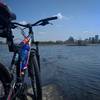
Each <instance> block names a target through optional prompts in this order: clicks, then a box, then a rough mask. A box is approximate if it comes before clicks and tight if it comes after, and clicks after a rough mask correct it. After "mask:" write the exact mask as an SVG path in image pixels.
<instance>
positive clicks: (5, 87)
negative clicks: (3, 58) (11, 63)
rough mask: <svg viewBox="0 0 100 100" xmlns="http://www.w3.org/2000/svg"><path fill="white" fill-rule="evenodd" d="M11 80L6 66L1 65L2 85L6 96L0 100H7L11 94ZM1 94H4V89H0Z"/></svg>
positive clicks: (0, 76)
mask: <svg viewBox="0 0 100 100" xmlns="http://www.w3.org/2000/svg"><path fill="white" fill-rule="evenodd" d="M11 80H12V79H11V76H10V74H9V72H8V71H7V69H6V68H5V66H4V65H2V64H1V63H0V82H1V83H0V84H1V86H2V88H3V90H4V91H3V92H4V95H3V96H2V97H1V96H0V100H6V98H7V95H8V93H9V89H10V83H11ZM0 92H2V89H0Z"/></svg>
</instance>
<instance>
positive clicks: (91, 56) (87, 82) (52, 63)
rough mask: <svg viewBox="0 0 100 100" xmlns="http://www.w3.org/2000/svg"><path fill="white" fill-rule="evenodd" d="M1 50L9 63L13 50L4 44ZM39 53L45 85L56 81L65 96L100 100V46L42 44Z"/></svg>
mask: <svg viewBox="0 0 100 100" xmlns="http://www.w3.org/2000/svg"><path fill="white" fill-rule="evenodd" d="M0 51H1V53H0V62H2V63H4V64H5V65H6V66H9V65H10V61H11V56H12V54H11V53H10V54H9V52H8V50H7V47H5V46H2V45H0ZM6 54H7V55H6ZM40 55H41V72H42V73H41V74H42V83H43V85H45V84H49V83H54V84H57V85H58V86H59V87H60V88H61V91H63V95H64V97H65V98H66V99H65V100H67V99H68V100H100V46H66V45H49V46H40Z"/></svg>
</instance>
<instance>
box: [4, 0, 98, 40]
mask: <svg viewBox="0 0 100 100" xmlns="http://www.w3.org/2000/svg"><path fill="white" fill-rule="evenodd" d="M2 1H4V2H5V3H6V4H7V5H8V6H9V7H10V8H11V10H12V11H13V12H14V13H15V14H16V15H17V21H18V22H23V23H24V22H30V23H34V22H35V21H37V20H39V19H42V18H46V17H51V16H54V15H59V16H60V18H59V19H57V20H55V21H52V23H53V25H48V26H44V27H42V26H41V27H35V28H33V29H34V32H35V38H36V40H40V41H44V40H45V41H47V40H48V41H49V40H53V41H56V40H66V39H68V37H69V36H73V37H74V38H76V39H84V38H88V37H91V36H94V35H96V34H98V35H100V0H2Z"/></svg>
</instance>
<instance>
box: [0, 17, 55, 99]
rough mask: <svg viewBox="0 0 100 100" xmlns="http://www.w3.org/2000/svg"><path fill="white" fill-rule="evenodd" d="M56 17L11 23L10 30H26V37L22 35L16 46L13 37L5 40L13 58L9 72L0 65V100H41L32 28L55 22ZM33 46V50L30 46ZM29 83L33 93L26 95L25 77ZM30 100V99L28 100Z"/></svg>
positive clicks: (37, 59) (38, 62)
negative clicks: (32, 22)
mask: <svg viewBox="0 0 100 100" xmlns="http://www.w3.org/2000/svg"><path fill="white" fill-rule="evenodd" d="M56 19H57V17H56V16H55V17H50V18H46V19H41V20H39V21H37V22H36V23H34V24H26V25H23V24H20V23H17V22H11V23H10V25H9V27H10V32H12V31H11V29H15V28H17V27H21V29H22V30H24V29H28V30H29V32H28V35H27V36H26V35H25V34H22V35H23V37H24V39H23V41H21V42H20V43H19V44H18V45H15V44H14V43H13V39H12V38H13V37H9V38H7V42H8V47H9V51H10V52H13V53H14V54H13V58H12V61H11V66H10V67H9V71H8V70H7V69H6V68H5V66H3V65H2V64H0V84H1V87H2V89H0V91H1V92H0V94H1V93H2V92H3V93H2V96H0V100H28V99H29V97H30V98H31V99H32V100H42V86H41V78H40V72H41V70H40V56H39V48H38V42H36V41H34V33H33V30H32V27H33V26H45V25H47V24H50V22H49V21H50V20H56ZM22 27H23V28H22ZM33 44H34V45H35V48H34V47H33V46H32V45H33ZM26 72H27V73H28V77H29V78H30V81H31V89H32V91H33V92H31V93H28V83H27V82H25V75H26ZM29 100H30V99H29Z"/></svg>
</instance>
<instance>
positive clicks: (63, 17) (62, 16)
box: [57, 13, 72, 20]
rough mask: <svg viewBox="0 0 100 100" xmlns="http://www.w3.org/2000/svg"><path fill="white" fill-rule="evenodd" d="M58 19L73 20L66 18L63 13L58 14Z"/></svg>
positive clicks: (69, 17)
mask: <svg viewBox="0 0 100 100" xmlns="http://www.w3.org/2000/svg"><path fill="white" fill-rule="evenodd" d="M57 17H58V18H59V19H64V20H70V19H71V18H72V16H64V15H62V13H58V14H57Z"/></svg>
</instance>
